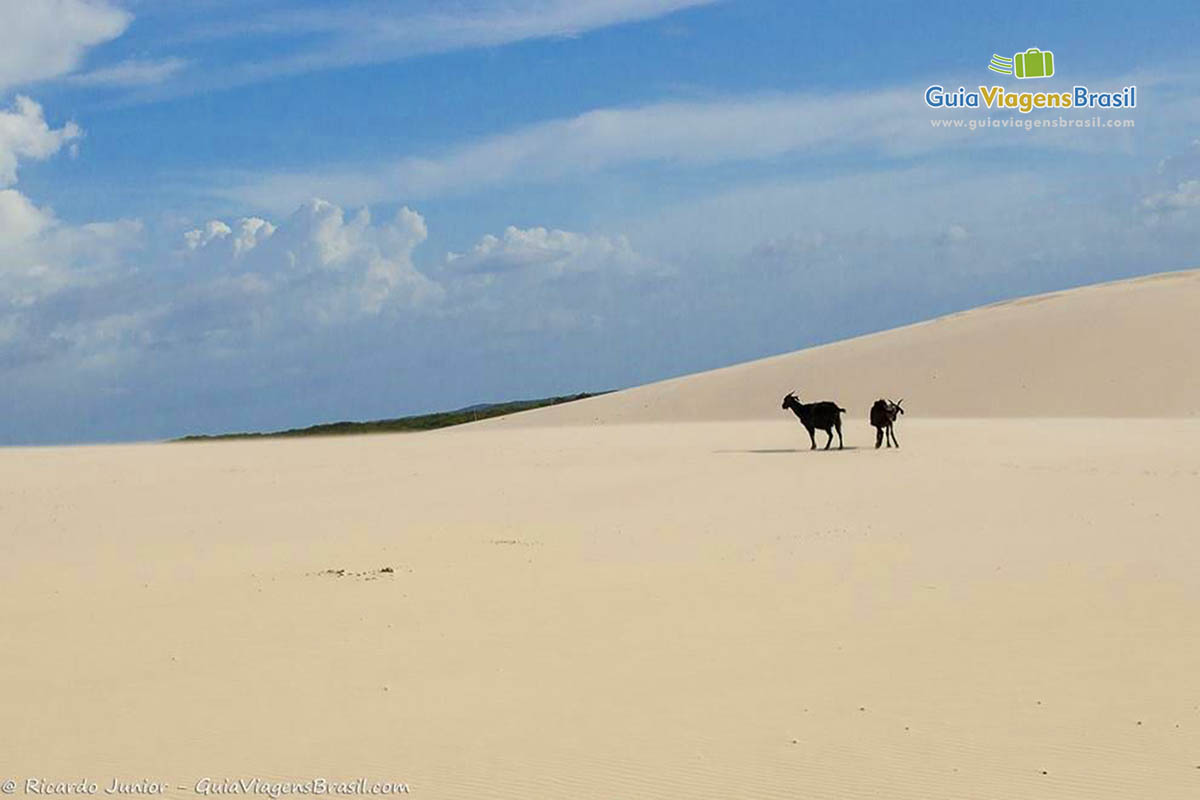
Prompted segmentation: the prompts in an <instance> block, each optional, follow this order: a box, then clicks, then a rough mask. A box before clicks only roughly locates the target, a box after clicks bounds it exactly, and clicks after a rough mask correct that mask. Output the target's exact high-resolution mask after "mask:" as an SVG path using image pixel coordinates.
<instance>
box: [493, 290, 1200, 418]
mask: <svg viewBox="0 0 1200 800" xmlns="http://www.w3.org/2000/svg"><path fill="white" fill-rule="evenodd" d="M1197 320H1200V269H1192V270H1185V271H1181V272H1168V273H1160V274H1155V275H1149V276H1145V277H1140V278H1134V279H1130V280H1124V281H1117V282H1113V283H1104V284H1095V285H1090V286H1084V287H1080V288H1076V289H1068V290H1065V291H1057V292H1050V293H1048V294H1042V295H1034V296H1031V297H1022V298H1017V299H1014V300H1006V301H1003V302H999V303H993V304H991V305H987V306H982V307H979V308H975V309H971V310H969V311H962V312H958V313H954V314H950V315H947V316H943V317H938V318H936V319H932V320H928V321H926V322H920V323H916V324H914V325H908V326H906V327H902V328H895V329H892V330H887V331H882V332H879V333H873V334H868V335H865V336H860V337H857V338H854V339H847V340H843V341H839V342H834V343H831V344H826V345H821V346H818V347H812V348H808V349H805V350H799V351H796V352H792V353H786V354H783V355H777V356H772V357H769V358H764V359H760V360H756V361H750V362H746V363H742V364H736V365H733V366H729V367H723V368H720V369H715V370H711V371H708V372H701V373H698V374H694V375H686V376H683V377H679V378H672V379H670V380H665V381H660V382H657V383H652V384H647V385H645V386H638V387H636V388H632V389H626V390H624V391H621V392H615V393H613V394H609V395H605V396H603V397H597V398H591V399H588V400H583V401H580V402H578V403H574V404H571V405H569V406H562V407H557V408H547V409H538V410H536V411H530V412H526V413H522V414H519V415H516V416H512V417H506V418H503V419H496V420H487V421H485V422H482V423H480V425H481V426H484V427H495V428H505V427H520V426H527V425H588V424H613V423H621V422H671V421H705V420H711V421H718V420H751V419H771V418H774V417H777V416H778V415H779V404H780V400H781V399H782V397H783V395H784V394H785V393H786V392H788V391H790V390H791V389H793V388H798V389H799V390H800V395H801V397H802V398H804V399H807V400H810V401H811V400H816V399H833V400H836V401H837V402H839V403H840V404H841V405H842V406H844V407H845V408H847V409H848V410H849V412H850V414H851V416H855V417H865V415H866V412H867V409H868V408H869V407H870V404H871V402H872V401H873V400H874V399H875V398H877V397H880V396H891V397H892V398H893V399H894V398H896V397H904V398H905V400H906V402H905V406H906V408H907V409H909V411H910V413H912V414H917V415H920V416H927V417H959V418H962V417H968V418H969V417H1194V416H1197V415H1198V414H1200V337H1198V336H1197V330H1198V327H1200V326H1198V325H1197Z"/></svg>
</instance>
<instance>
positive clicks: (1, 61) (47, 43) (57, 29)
mask: <svg viewBox="0 0 1200 800" xmlns="http://www.w3.org/2000/svg"><path fill="white" fill-rule="evenodd" d="M131 20H132V17H131V15H130V14H129V13H128V12H126V11H123V10H121V9H120V8H117V7H116V6H115V5H113V4H112V3H109V2H106V1H105V0H35V1H34V2H6V3H4V4H3V5H0V90H3V89H6V88H9V87H13V86H21V85H25V84H29V83H32V82H35V81H39V80H45V79H47V78H54V77H57V76H59V75H64V74H66V73H68V72H71V71H72V70H74V69H75V68H76V67H77V66H78V65H79V63H80V61H81V60H82V59H83V56H84V54H85V53H86V52H87V50H88V49H89V48H90V47H93V46H95V45H97V44H100V43H102V42H107V41H109V40H111V39H115V38H116V37H117V36H120V35H121V33H123V32H124V31H125V29H126V27H128V25H129V23H130V21H131Z"/></svg>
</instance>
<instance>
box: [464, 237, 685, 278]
mask: <svg viewBox="0 0 1200 800" xmlns="http://www.w3.org/2000/svg"><path fill="white" fill-rule="evenodd" d="M445 265H446V268H447V269H448V270H449V271H450V272H452V273H458V274H498V273H507V272H523V273H525V274H529V275H535V276H538V277H543V278H554V277H559V276H562V275H568V274H573V273H582V272H596V271H611V272H625V273H634V272H641V271H647V270H655V271H658V272H663V271H664V268H663V267H662V266H661V265H657V264H655V263H654V262H653V261H651V260H650V259H647V258H645V257H644V256H641V255H639V254H638V253H636V252H635V251H634V250H633V248H632V247H631V246H630V244H629V240H628V239H627V238H625V237H624V236H615V237H610V236H603V235H596V236H589V235H586V234H581V233H572V232H571V231H562V230H548V229H546V228H540V227H537V228H527V229H521V228H516V227H513V226H511V225H510V226H509V227H508V228H506V229H505V231H504V234H503V235H502V236H500V237H496V236H493V235H491V234H487V235H486V236H484V237H483V238H482V239H480V240H479V242H478V243H477V244H476V245H475V246H474V247H473V248H471V250H470V251H469V252H467V253H449V254H447V256H446V262H445Z"/></svg>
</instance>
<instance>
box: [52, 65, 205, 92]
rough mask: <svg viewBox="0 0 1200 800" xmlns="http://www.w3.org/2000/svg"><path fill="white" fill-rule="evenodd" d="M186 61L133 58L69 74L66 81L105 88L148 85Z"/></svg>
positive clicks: (168, 76) (165, 76)
mask: <svg viewBox="0 0 1200 800" xmlns="http://www.w3.org/2000/svg"><path fill="white" fill-rule="evenodd" d="M187 63H188V62H186V61H184V60H183V59H181V58H164V59H161V60H147V59H136V58H133V59H128V60H126V61H121V62H120V63H117V64H112V65H110V66H107V67H100V68H98V69H94V70H90V71H88V72H81V73H78V74H76V75H71V76H70V77H69V78H67V81H68V82H69V83H73V84H75V85H76V86H97V87H107V88H117V87H130V86H150V85H153V84H156V83H162V82H164V81H166V80H168V79H170V78H171V77H173V76H174V75H175V74H176V73H178V72H179V71H180V70H181V69H183V68H184V67H186V66H187Z"/></svg>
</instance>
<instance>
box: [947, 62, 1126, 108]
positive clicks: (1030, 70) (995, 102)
mask: <svg viewBox="0 0 1200 800" xmlns="http://www.w3.org/2000/svg"><path fill="white" fill-rule="evenodd" d="M1054 60H1055V59H1054V53H1052V52H1051V51H1049V50H1040V49H1038V48H1036V47H1031V48H1029V49H1028V50H1026V51H1024V52H1022V53H1014V54H1013V56H1012V58H1009V57H1008V56H1002V55H999V54H998V53H993V54H992V60H991V61H989V62H988V69H989V70H991V71H992V72H998V73H1000V74H1001V75H1012V76H1013V77H1015V78H1019V79H1022V80H1025V79H1029V78H1051V77H1053V76H1054V74H1055V65H1054ZM1064 88H1065V87H1064ZM925 105H927V106H929V107H930V108H940V109H953V110H960V111H961V110H967V109H980V110H985V109H986V110H991V111H1003V110H1006V109H1009V110H1012V111H1016V112H1018V113H1020V114H1031V113H1035V112H1041V111H1058V110H1061V109H1072V108H1074V109H1083V108H1090V109H1106V110H1116V109H1129V108H1137V86H1134V85H1130V86H1123V87H1121V88H1119V89H1108V90H1104V91H1093V90H1092V89H1091V88H1090V87H1088V86H1083V85H1078V84H1077V85H1075V86H1072V87H1071V89H1070V91H1063V90H1061V89H1060V90H1057V91H1050V92H1047V91H1038V92H1026V91H1009V90H1008V89H1006V88H1005V87H1003V86H996V85H992V86H979V87H978V88H977V89H975V90H971V89H968V88H967V87H965V86H959V87H958V89H957V90H954V89H948V88H946V87H945V86H943V85H942V84H937V83H935V84H933V85H932V86H930V87H929V88H927V89H926V90H925Z"/></svg>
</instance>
